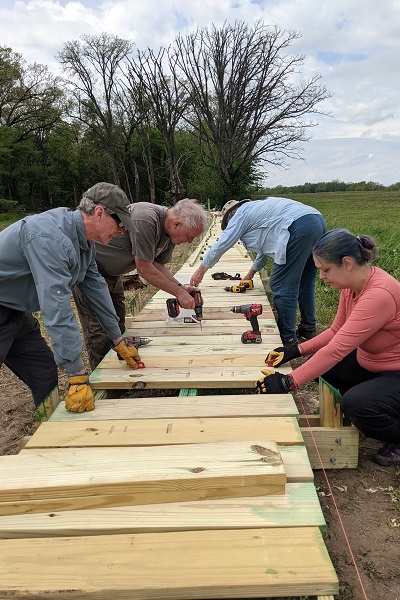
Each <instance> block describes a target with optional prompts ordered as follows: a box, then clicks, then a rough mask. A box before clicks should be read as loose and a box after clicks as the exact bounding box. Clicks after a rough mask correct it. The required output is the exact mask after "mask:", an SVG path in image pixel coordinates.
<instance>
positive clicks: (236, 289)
mask: <svg viewBox="0 0 400 600" xmlns="http://www.w3.org/2000/svg"><path fill="white" fill-rule="evenodd" d="M224 289H225V291H226V292H233V293H234V294H244V292H245V291H246V290H247V287H246V286H245V285H229V286H227V287H226V288H224Z"/></svg>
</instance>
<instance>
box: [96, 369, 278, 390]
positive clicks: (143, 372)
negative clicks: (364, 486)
mask: <svg viewBox="0 0 400 600" xmlns="http://www.w3.org/2000/svg"><path fill="white" fill-rule="evenodd" d="M261 368H262V367H260V366H256V367H244V368H242V369H241V368H239V367H222V366H217V367H214V368H212V367H187V368H172V367H171V368H168V367H167V368H163V367H162V366H160V368H154V367H147V368H146V369H136V370H133V369H130V368H129V367H128V366H127V365H125V364H124V363H122V362H120V364H118V365H116V367H115V368H112V369H111V368H110V369H107V368H104V369H103V368H102V363H100V365H99V366H98V367H97V368H96V369H95V370H94V371H93V373H92V374H91V375H90V378H89V380H90V384H91V386H92V388H93V389H109V388H113V389H145V388H147V389H175V388H196V389H199V388H200V389H201V388H251V389H253V390H254V389H255V383H256V381H257V380H258V379H259V378H260V376H261V372H260V369H261ZM279 371H280V372H281V373H289V372H290V369H289V368H288V367H286V366H284V367H282V368H281V369H279Z"/></svg>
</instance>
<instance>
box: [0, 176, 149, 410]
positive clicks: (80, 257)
mask: <svg viewBox="0 0 400 600" xmlns="http://www.w3.org/2000/svg"><path fill="white" fill-rule="evenodd" d="M125 227H126V228H127V229H129V228H130V227H132V220H131V217H130V211H129V199H128V197H127V196H126V194H125V193H124V192H123V191H122V190H121V189H120V188H119V187H118V186H116V185H113V184H111V183H106V182H100V183H97V184H95V185H94V186H92V187H91V188H90V189H89V190H87V191H86V192H85V193H84V194H83V197H82V200H81V202H80V204H79V206H78V209H77V210H70V209H68V208H54V209H52V210H48V211H45V212H43V213H40V214H36V215H30V216H27V217H24V218H23V219H21V220H20V221H17V222H16V223H13V224H12V225H10V226H9V227H7V228H6V229H4V230H3V231H2V232H0V366H1V365H2V364H3V363H4V364H5V365H7V367H9V369H10V370H11V371H13V372H14V373H15V374H16V375H17V376H18V377H19V378H20V379H21V380H22V381H24V382H25V383H26V384H27V385H28V386H29V387H30V389H31V392H32V396H33V400H34V402H35V406H36V407H38V406H39V405H40V404H41V403H42V402H43V401H44V400H45V399H46V397H47V396H48V395H49V394H50V393H51V392H52V390H53V389H54V388H55V387H56V385H57V380H58V377H57V367H62V368H64V369H65V371H66V372H67V373H68V375H69V383H70V386H69V389H68V394H67V397H66V401H65V406H66V408H67V409H68V410H70V411H73V412H84V411H89V410H93V409H94V399H93V393H92V390H91V388H90V386H89V376H88V373H87V372H86V369H85V367H84V363H83V360H82V357H81V352H82V341H81V335H80V331H79V325H78V321H77V319H76V317H75V314H74V311H73V309H72V306H71V294H72V288H73V286H74V285H77V286H78V287H79V289H80V290H81V291H82V293H84V294H85V296H86V297H87V298H88V300H89V302H90V303H91V305H92V307H93V310H94V311H95V312H96V315H97V317H98V319H99V321H100V323H101V325H102V327H103V328H104V330H105V331H106V333H107V335H108V336H109V338H110V340H112V347H113V349H114V350H115V351H116V352H117V353H118V354H119V355H120V356H121V357H122V358H123V359H124V360H125V361H126V363H127V364H128V365H129V366H130V367H131V368H133V369H136V368H138V366H143V365H141V364H140V356H139V354H138V352H137V350H136V348H135V347H134V346H129V344H128V343H127V342H126V341H125V340H124V339H123V338H122V336H121V330H120V327H119V320H118V317H117V314H116V312H115V309H114V306H113V304H112V301H111V297H110V294H109V291H108V288H107V284H106V283H105V281H104V279H103V277H102V276H101V275H100V274H99V272H98V269H97V265H96V261H95V258H94V257H95V249H94V244H93V240H98V241H99V242H101V243H103V244H108V243H109V241H110V240H111V238H112V237H113V236H114V235H117V234H122V233H124V231H125ZM39 310H40V311H41V313H42V318H43V324H44V327H45V328H46V330H47V333H48V334H49V336H50V339H51V343H52V351H51V350H50V348H49V347H48V345H47V343H46V341H45V339H44V338H43V336H42V334H41V331H40V326H39V323H38V321H37V319H36V318H35V317H34V316H33V315H32V314H31V313H33V312H36V311H39Z"/></svg>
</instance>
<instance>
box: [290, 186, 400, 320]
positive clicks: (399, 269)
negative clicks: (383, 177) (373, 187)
mask: <svg viewBox="0 0 400 600" xmlns="http://www.w3.org/2000/svg"><path fill="white" fill-rule="evenodd" d="M291 198H292V199H293V200H298V201H299V202H303V203H304V204H308V205H309V206H313V207H315V208H316V209H318V210H319V211H320V212H321V213H322V214H323V215H324V217H325V219H326V222H327V224H328V229H334V228H336V227H343V228H345V229H348V230H349V231H351V232H352V233H354V234H355V235H360V234H366V235H369V236H370V237H372V238H373V240H374V241H375V243H376V245H377V247H378V254H379V256H378V258H377V259H376V260H375V262H374V264H375V265H376V266H378V267H381V268H382V269H384V270H385V271H387V272H388V273H390V274H391V275H393V277H396V279H399V280H400V260H399V258H400V219H399V210H400V193H399V192H392V191H390V192H387V191H380V192H379V191H378V192H332V193H322V194H293V195H292V196H291ZM338 298H339V292H338V291H337V290H332V289H331V288H330V287H329V286H327V285H325V284H323V283H322V282H321V281H320V280H319V278H318V277H317V285H316V302H317V318H318V323H319V324H320V325H321V326H322V327H326V326H328V325H329V324H330V323H331V322H332V320H333V318H334V316H335V313H336V308H337V303H338Z"/></svg>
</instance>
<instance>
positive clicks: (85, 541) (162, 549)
mask: <svg viewBox="0 0 400 600" xmlns="http://www.w3.org/2000/svg"><path fill="white" fill-rule="evenodd" d="M0 556H1V559H0V595H1V596H2V597H3V598H7V597H13V598H15V597H22V596H23V597H24V598H35V600H42V599H43V600H44V599H46V600H48V599H50V600H51V599H57V600H59V599H68V600H72V599H74V600H76V599H79V598H89V597H90V598H91V600H109V599H110V598H113V599H114V600H132V599H135V598H136V599H142V598H146V599H148V600H161V599H177V598H182V599H184V598H198V599H200V598H203V599H206V598H210V599H211V598H216V597H222V598H246V597H247V598H254V597H266V596H270V597H271V596H274V595H275V596H283V597H284V596H291V595H293V594H295V595H298V594H300V595H310V594H313V595H321V594H325V595H327V594H336V593H337V592H338V580H337V577H336V574H335V572H334V570H333V567H332V564H331V562H330V560H329V556H328V554H327V551H326V548H325V544H324V542H323V539H322V536H321V533H320V532H319V530H318V528H311V527H305V528H303V527H297V528H288V529H286V530H285V535H281V536H277V535H276V530H274V529H259V530H257V532H255V531H254V529H250V530H247V529H245V530H236V529H235V530H232V531H231V530H223V531H218V530H210V531H189V532H172V533H161V534H160V533H143V534H136V535H107V536H96V537H93V536H89V537H76V538H54V539H48V538H42V539H32V540H29V539H26V540H1V541H0ZM305 556H306V557H307V560H304V557H305ZM49 565H51V568H50V567H49ZM178 574H179V575H178Z"/></svg>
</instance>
